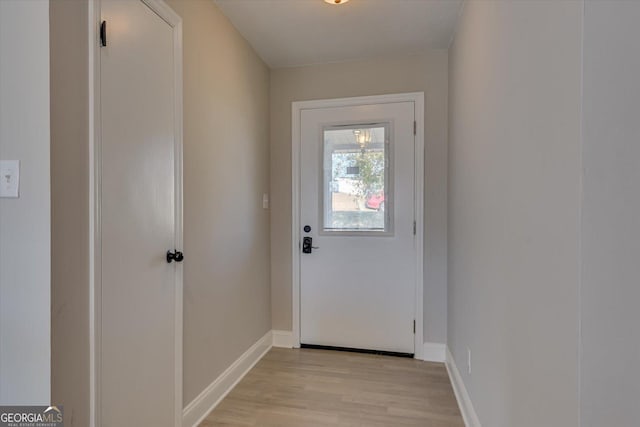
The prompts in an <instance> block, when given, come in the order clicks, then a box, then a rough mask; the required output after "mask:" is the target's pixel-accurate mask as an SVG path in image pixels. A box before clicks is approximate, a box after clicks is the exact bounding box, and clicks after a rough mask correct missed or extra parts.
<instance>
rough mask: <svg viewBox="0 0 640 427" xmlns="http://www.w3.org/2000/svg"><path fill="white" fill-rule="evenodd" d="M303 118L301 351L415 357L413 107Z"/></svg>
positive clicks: (317, 112)
mask: <svg viewBox="0 0 640 427" xmlns="http://www.w3.org/2000/svg"><path fill="white" fill-rule="evenodd" d="M300 117H301V123H300V135H301V140H300V228H301V230H300V236H301V247H300V251H301V254H300V342H301V344H302V345H316V346H329V347H341V348H352V349H364V350H376V351H387V352H395V353H405V354H413V353H414V352H415V348H414V347H415V346H414V319H415V291H416V239H415V234H414V233H415V224H414V221H415V201H414V192H415V190H414V189H415V182H414V175H415V171H414V169H415V168H414V163H415V162H414V160H415V152H414V150H415V136H414V120H415V105H414V102H395V103H386V104H372V105H359V106H346V107H334V108H315V109H303V110H302V111H301V116H300ZM309 238H310V239H311V241H310V242H309V240H308V239H309Z"/></svg>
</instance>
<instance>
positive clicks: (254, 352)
mask: <svg viewBox="0 0 640 427" xmlns="http://www.w3.org/2000/svg"><path fill="white" fill-rule="evenodd" d="M272 342H273V334H272V333H271V331H269V332H267V333H266V334H265V335H264V336H263V337H262V338H260V339H259V340H258V341H257V342H256V343H255V344H253V345H252V346H251V348H249V349H248V350H247V351H245V352H244V354H243V355H242V356H240V357H239V358H238V360H236V361H235V362H233V364H232V365H231V366H229V367H228V368H227V369H226V370H225V371H224V372H223V373H222V374H221V375H220V376H219V377H218V378H216V380H215V381H214V382H212V383H211V384H210V385H209V386H208V387H207V388H206V389H204V390H203V391H202V393H200V394H199V395H198V397H196V398H195V399H193V401H192V402H191V403H189V404H188V405H187V406H186V408H184V410H183V411H182V425H183V427H197V426H198V424H200V423H201V422H202V420H204V419H205V418H206V416H207V415H208V414H209V412H211V411H212V410H213V408H215V407H216V406H217V405H218V403H220V402H221V401H222V399H224V397H225V396H226V395H227V394H228V393H229V392H230V391H231V390H233V387H235V386H236V384H238V382H240V380H241V379H242V378H243V377H244V376H245V375H246V374H247V372H249V370H251V368H253V366H254V365H255V364H256V363H258V361H259V360H260V359H262V356H264V355H265V354H266V353H267V352H268V351H269V350H270V349H271V346H272Z"/></svg>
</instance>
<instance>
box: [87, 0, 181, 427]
mask: <svg viewBox="0 0 640 427" xmlns="http://www.w3.org/2000/svg"><path fill="white" fill-rule="evenodd" d="M101 14H102V19H103V20H104V21H106V26H107V45H106V46H105V47H102V48H101V49H100V92H101V98H100V104H101V105H100V108H101V112H100V116H101V159H102V164H101V216H100V227H101V254H102V259H101V292H102V293H101V298H100V299H101V321H100V338H101V340H100V350H101V354H100V359H99V360H100V363H99V366H100V374H99V380H100V384H99V402H100V406H99V411H100V412H99V413H100V419H101V425H102V426H104V427H139V426H157V427H161V426H165V427H169V426H174V425H175V424H176V419H177V416H178V415H177V414H176V400H177V398H176V396H177V395H176V393H178V391H179V390H180V387H182V384H181V380H180V379H179V378H177V376H176V365H177V363H176V362H177V360H176V339H177V338H178V335H177V333H176V316H177V315H178V309H177V308H176V298H177V296H176V289H177V288H176V286H177V285H178V283H180V282H179V280H180V277H181V276H180V275H181V274H182V272H181V270H180V267H179V265H178V264H177V263H176V262H171V263H168V261H167V255H166V253H167V251H168V250H171V251H173V250H174V249H175V248H176V245H177V243H178V242H177V236H178V232H179V229H178V227H179V224H178V221H177V216H178V215H177V208H179V206H178V202H177V200H179V199H178V197H179V191H180V188H179V186H178V185H177V182H179V177H177V175H176V174H177V172H178V171H179V168H177V167H176V148H177V144H178V141H177V139H178V138H177V137H176V126H177V124H176V123H177V122H176V118H175V117H174V116H175V106H176V99H175V98H176V95H175V93H174V90H175V77H176V76H175V63H174V61H176V60H179V59H177V58H176V55H175V53H174V31H176V30H175V28H174V27H172V26H171V25H169V24H168V23H167V22H166V21H165V20H163V19H162V18H161V17H160V16H159V15H158V14H157V13H155V12H154V11H153V10H152V9H150V8H149V7H148V6H147V4H145V3H144V2H142V1H140V0H102V1H101Z"/></svg>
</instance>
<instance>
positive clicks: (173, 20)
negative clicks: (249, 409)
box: [87, 0, 183, 427]
mask: <svg viewBox="0 0 640 427" xmlns="http://www.w3.org/2000/svg"><path fill="white" fill-rule="evenodd" d="M139 1H141V2H143V3H144V4H145V5H146V6H148V7H149V8H150V9H151V10H152V11H153V12H155V13H156V14H157V15H158V16H159V17H160V18H162V19H163V20H164V21H165V22H166V23H167V24H169V25H170V26H171V27H172V28H173V52H174V58H175V62H174V100H175V102H174V103H175V106H174V118H175V151H174V162H175V168H174V171H175V221H176V223H175V224H176V230H175V242H176V246H177V247H178V248H182V247H183V180H182V170H183V167H182V158H183V157H182V138H183V98H182V91H183V86H182V62H183V56H182V50H183V48H182V18H181V17H180V15H178V14H177V13H176V12H175V11H174V10H173V9H171V7H169V6H168V5H167V4H166V3H165V2H164V1H163V0H139ZM88 6H89V7H88V32H87V34H88V38H89V43H88V59H89V61H88V62H89V64H88V65H89V69H88V72H89V367H90V373H89V394H90V396H89V405H90V408H89V422H90V427H99V426H101V425H102V417H101V414H100V386H101V378H100V364H101V363H100V362H101V350H102V349H101V334H100V331H101V326H102V323H101V321H102V313H101V307H102V299H101V294H102V269H101V268H102V266H101V258H102V252H101V243H102V230H101V228H100V221H101V201H102V194H101V181H102V171H101V166H100V165H101V163H102V150H101V145H102V141H101V129H100V122H101V120H100V114H101V110H100V102H101V98H100V49H101V46H100V22H101V10H102V8H101V0H89V5H88ZM175 265H176V278H175V282H176V283H175V284H176V286H175V322H174V334H175V335H174V336H175V346H174V349H175V353H174V360H175V377H174V378H175V379H174V381H175V386H176V388H175V390H174V395H175V398H174V400H175V402H174V403H175V408H174V410H175V422H174V425H175V427H181V426H182V415H183V414H182V412H183V404H182V393H183V368H182V357H183V356H182V353H183V344H182V335H183V331H182V328H183V266H182V263H176V264H175Z"/></svg>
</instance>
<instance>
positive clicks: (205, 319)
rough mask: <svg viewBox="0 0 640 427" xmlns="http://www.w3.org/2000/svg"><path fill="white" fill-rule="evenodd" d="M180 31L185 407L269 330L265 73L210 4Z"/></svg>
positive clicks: (195, 3) (182, 6) (205, 0)
mask: <svg viewBox="0 0 640 427" xmlns="http://www.w3.org/2000/svg"><path fill="white" fill-rule="evenodd" d="M168 3H169V5H170V6H171V7H172V8H173V9H174V10H175V11H176V12H177V13H178V14H179V15H180V16H181V17H182V19H183V31H184V33H183V34H184V253H185V257H186V262H185V265H184V403H185V405H186V404H188V403H189V402H191V401H192V400H193V399H194V398H195V397H196V396H198V394H199V393H200V392H202V391H203V390H204V388H205V387H207V386H208V385H209V384H211V382H213V381H214V380H215V379H216V378H217V377H218V376H219V375H220V374H221V373H222V372H223V371H224V370H225V369H226V368H227V367H229V365H231V363H233V362H234V361H235V360H236V359H237V358H238V357H239V356H240V355H241V354H242V353H244V352H245V350H247V349H248V348H249V347H250V346H251V345H252V344H254V343H255V342H256V341H257V340H258V339H260V338H261V337H262V336H263V335H264V334H265V333H266V332H267V331H269V330H270V329H271V306H270V286H269V260H270V256H269V211H268V210H264V209H263V208H262V194H263V193H267V192H268V191H269V69H268V68H267V66H266V65H265V64H264V62H262V60H261V59H260V58H259V57H258V55H257V54H256V53H255V52H254V51H253V49H252V48H251V46H249V44H248V43H247V42H246V40H245V39H244V38H243V37H242V36H241V35H240V33H238V31H237V30H236V29H235V28H234V27H233V26H232V25H231V23H230V22H229V20H228V19H227V18H226V17H225V16H224V15H222V13H221V12H220V10H219V9H218V8H217V6H215V4H214V3H213V2H212V1H210V0H192V1H183V0H170V1H169V2H168Z"/></svg>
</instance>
